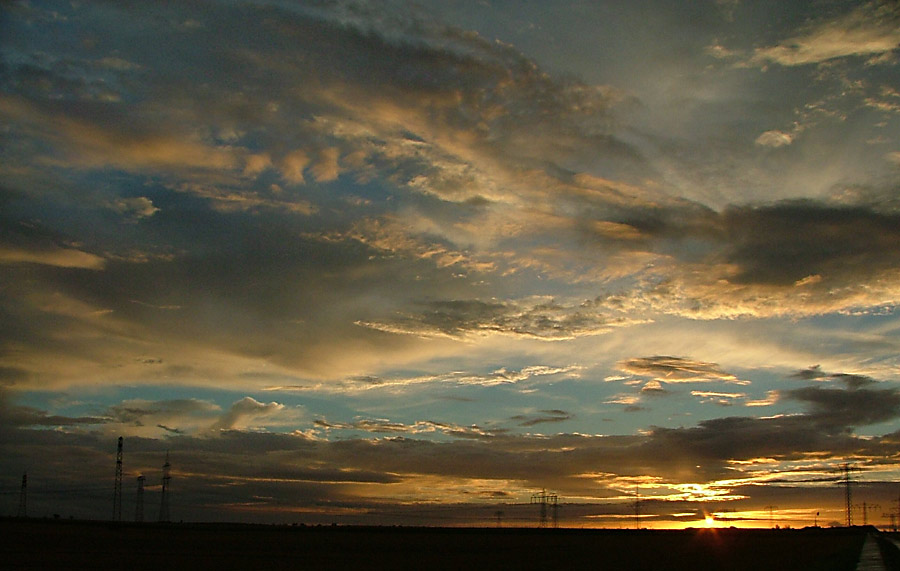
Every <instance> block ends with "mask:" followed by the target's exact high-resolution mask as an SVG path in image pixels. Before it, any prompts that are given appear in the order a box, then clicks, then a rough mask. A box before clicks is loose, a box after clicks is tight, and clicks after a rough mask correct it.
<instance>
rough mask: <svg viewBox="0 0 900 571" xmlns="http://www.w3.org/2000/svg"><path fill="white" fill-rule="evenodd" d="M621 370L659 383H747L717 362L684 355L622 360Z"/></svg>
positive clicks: (620, 363) (619, 367) (619, 365)
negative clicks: (697, 359)
mask: <svg viewBox="0 0 900 571" xmlns="http://www.w3.org/2000/svg"><path fill="white" fill-rule="evenodd" d="M616 367H618V369H619V370H620V371H623V372H625V373H629V374H631V375H638V376H642V377H652V378H653V380H654V381H656V382H657V383H709V382H726V383H736V384H747V381H742V380H740V379H738V378H737V377H736V376H734V375H733V374H731V373H727V372H725V371H723V370H722V369H721V368H720V367H719V365H717V364H716V363H709V362H704V361H693V360H690V359H685V358H682V357H669V356H665V355H656V356H653V357H638V358H632V359H627V360H625V361H620V362H618V363H617V364H616Z"/></svg>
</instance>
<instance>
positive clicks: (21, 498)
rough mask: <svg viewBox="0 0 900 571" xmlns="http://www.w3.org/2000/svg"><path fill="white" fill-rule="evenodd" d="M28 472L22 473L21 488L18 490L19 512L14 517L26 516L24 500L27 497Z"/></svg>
mask: <svg viewBox="0 0 900 571" xmlns="http://www.w3.org/2000/svg"><path fill="white" fill-rule="evenodd" d="M27 492H28V472H25V473H23V474H22V489H21V490H20V491H19V512H18V513H17V514H16V517H28V510H27V509H26V507H27V506H26V505H25V500H26V499H27V497H28V494H27Z"/></svg>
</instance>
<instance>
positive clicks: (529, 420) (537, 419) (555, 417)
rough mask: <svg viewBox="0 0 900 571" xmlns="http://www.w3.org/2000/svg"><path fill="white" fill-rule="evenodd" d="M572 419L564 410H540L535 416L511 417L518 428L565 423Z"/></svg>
mask: <svg viewBox="0 0 900 571" xmlns="http://www.w3.org/2000/svg"><path fill="white" fill-rule="evenodd" d="M571 418H572V414H571V413H569V412H566V411H564V410H558V409H557V410H541V411H538V412H537V413H535V414H517V415H516V416H513V417H512V420H515V421H516V422H518V423H519V426H535V425H537V424H545V423H553V422H565V421H567V420H570V419H571Z"/></svg>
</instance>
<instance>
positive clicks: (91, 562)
mask: <svg viewBox="0 0 900 571" xmlns="http://www.w3.org/2000/svg"><path fill="white" fill-rule="evenodd" d="M0 531H2V537H3V538H4V541H3V545H4V547H2V548H0V553H2V559H0V567H2V568H3V569H62V568H65V569H98V568H103V569H160V570H163V569H193V570H202V569H294V570H297V569H367V570H371V569H423V570H427V569H455V570H456V569H594V570H596V569H635V570H641V569H646V570H661V571H662V570H672V571H675V570H686V571H687V570H691V571H693V570H704V571H707V570H711V569H723V570H724V569H728V570H743V569H747V570H750V569H753V570H756V569H768V570H777V569H792V570H796V569H814V570H825V571H828V570H834V571H845V570H846V571H850V570H853V569H856V566H857V562H858V560H859V556H860V551H861V549H862V546H863V543H864V541H865V540H866V537H867V536H868V535H873V534H875V533H876V532H875V531H874V529H873V528H863V527H856V528H833V529H830V528H829V529H826V528H811V529H800V530H741V529H697V530H679V531H653V530H640V531H636V530H580V529H579V530H576V529H525V528H503V529H489V528H412V527H343V526H339V527H306V526H275V525H273V526H265V525H237V524H187V523H182V524H133V523H118V524H116V523H108V522H81V521H68V520H35V519H29V520H16V519H5V520H2V521H0ZM882 543H884V546H883V549H884V550H887V556H888V557H887V558H886V559H885V561H892V562H893V563H896V562H897V559H896V553H895V552H896V547H893V546H892V545H891V544H890V543H889V542H887V541H882ZM890 550H893V552H891V551H890ZM891 557H894V559H891ZM889 564H890V563H889ZM886 568H888V569H890V568H893V567H890V566H889V567H886Z"/></svg>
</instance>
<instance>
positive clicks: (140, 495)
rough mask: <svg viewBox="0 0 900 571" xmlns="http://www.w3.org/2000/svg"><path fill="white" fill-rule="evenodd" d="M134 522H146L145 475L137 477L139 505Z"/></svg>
mask: <svg viewBox="0 0 900 571" xmlns="http://www.w3.org/2000/svg"><path fill="white" fill-rule="evenodd" d="M134 521H136V522H138V523H140V522H142V521H144V475H143V474H141V475H140V476H138V477H137V504H136V505H135V507H134Z"/></svg>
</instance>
